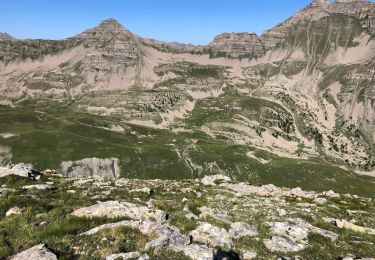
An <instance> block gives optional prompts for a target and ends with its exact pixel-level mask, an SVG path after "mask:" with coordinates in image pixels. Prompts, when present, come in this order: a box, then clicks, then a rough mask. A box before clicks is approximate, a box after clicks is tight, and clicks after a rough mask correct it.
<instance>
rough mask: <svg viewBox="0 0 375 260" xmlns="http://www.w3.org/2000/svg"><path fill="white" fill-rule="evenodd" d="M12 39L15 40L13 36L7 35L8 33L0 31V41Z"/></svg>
mask: <svg viewBox="0 0 375 260" xmlns="http://www.w3.org/2000/svg"><path fill="white" fill-rule="evenodd" d="M13 40H15V38H14V37H12V36H11V35H9V34H8V33H6V32H4V33H2V32H0V41H13Z"/></svg>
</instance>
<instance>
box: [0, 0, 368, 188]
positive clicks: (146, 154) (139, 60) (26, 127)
mask: <svg viewBox="0 0 375 260" xmlns="http://www.w3.org/2000/svg"><path fill="white" fill-rule="evenodd" d="M249 19H250V18H249ZM374 36H375V4H374V2H371V1H366V0H336V1H335V2H333V3H332V2H330V1H328V0H315V1H313V2H312V3H311V4H309V5H308V6H307V7H305V8H304V9H302V10H300V11H299V12H297V13H296V14H294V15H293V16H292V17H290V18H289V19H287V20H286V21H284V22H282V23H280V24H278V25H277V26H275V27H274V28H272V29H270V30H267V31H265V32H264V33H263V34H262V35H260V36H258V35H256V34H253V33H247V32H243V33H223V34H220V35H218V36H216V37H215V38H214V39H213V40H212V42H211V43H210V44H208V45H207V46H195V45H191V44H180V43H167V42H162V41H158V40H153V39H146V38H142V37H140V36H138V35H136V34H134V33H132V32H130V31H129V30H127V29H125V28H124V27H123V26H122V25H121V24H119V23H118V22H117V21H116V20H115V19H108V20H105V21H103V22H101V23H100V24H99V25H98V26H96V27H94V28H92V29H88V30H86V31H84V32H82V33H80V34H78V35H75V36H72V37H70V38H67V39H64V40H39V39H38V40H36V39H33V40H31V39H30V40H19V39H15V38H13V37H12V36H10V35H8V34H6V33H2V34H0V104H1V106H0V109H1V118H0V125H1V128H0V129H1V131H2V133H1V136H2V138H1V139H0V143H1V146H0V148H1V149H0V153H1V154H2V158H3V159H2V160H0V161H3V162H4V163H5V162H6V161H7V162H9V161H12V162H29V163H32V164H34V165H35V166H36V167H37V168H47V167H49V168H54V169H57V168H59V169H61V170H63V172H64V173H65V174H66V175H69V173H70V172H73V171H72V169H73V168H74V167H76V168H75V170H77V169H78V168H79V169H81V173H82V174H83V175H92V174H94V173H93V172H95V174H96V172H97V171H93V170H92V168H93V167H94V168H95V167H98V168H102V167H104V168H106V167H107V166H108V165H113V164H116V165H117V164H118V165H119V168H120V169H121V174H120V175H124V176H133V177H145V178H149V177H152V178H154V177H157V178H173V179H174V178H190V177H194V176H202V175H205V174H209V173H212V174H213V173H226V174H228V175H230V176H232V177H234V178H238V179H259V177H258V175H259V174H260V175H262V174H263V175H262V176H263V177H261V181H262V182H270V180H274V178H275V176H274V174H275V172H277V171H281V172H285V174H288V173H289V171H291V170H292V171H295V172H296V175H300V176H304V178H307V179H308V180H310V178H314V176H309V177H306V176H305V175H304V174H306V173H307V172H310V171H312V172H316V174H318V173H317V172H320V173H322V172H323V173H324V174H325V173H327V174H328V173H330V172H335V173H336V172H344V173H345V174H348V175H350V176H352V175H351V174H352V173H353V172H356V173H360V174H366V175H374V169H375V156H374V155H375V145H374V141H375V38H374ZM93 165H94V166H93ZM301 165H302V166H301ZM319 167H320V168H319ZM106 169H107V168H106ZM75 172H77V171H75ZM99 172H100V171H99ZM266 173H268V174H269V175H267V176H265V175H264V174H266ZM344 173H342V174H343V175H344ZM98 174H101V175H102V173H98ZM330 174H331V173H330ZM104 175H108V176H116V172H113V171H110V173H104ZM276 178H279V179H280V181H281V182H283V184H285V183H284V182H285V180H284V178H283V177H281V176H279V177H276ZM291 179H293V178H292V177H291Z"/></svg>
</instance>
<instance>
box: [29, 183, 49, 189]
mask: <svg viewBox="0 0 375 260" xmlns="http://www.w3.org/2000/svg"><path fill="white" fill-rule="evenodd" d="M54 188H55V187H54V186H53V185H52V184H48V183H46V184H34V185H26V186H23V187H22V189H24V190H32V189H37V190H53V189H54Z"/></svg>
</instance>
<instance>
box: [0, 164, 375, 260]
mask: <svg viewBox="0 0 375 260" xmlns="http://www.w3.org/2000/svg"><path fill="white" fill-rule="evenodd" d="M0 170H1V171H0V173H1V172H2V175H0V180H6V179H4V178H9V177H10V175H12V174H13V173H12V172H10V171H9V169H8V170H7V169H6V168H4V167H3V168H0ZM7 171H8V173H9V174H10V175H9V174H8V175H6V174H5V172H7ZM12 183H13V184H12ZM27 183H28V185H25V184H27ZM57 194H59V195H58V196H56V195H57ZM0 197H1V200H2V201H10V200H11V201H13V204H12V205H9V204H1V203H0V214H4V217H3V218H2V219H0V228H2V229H4V228H6V229H7V234H8V235H7V236H8V239H9V241H8V242H6V245H5V244H3V242H2V241H4V240H0V249H1V250H0V257H2V258H3V257H9V255H14V256H13V257H12V258H11V259H25V257H26V256H33V259H57V257H68V258H69V257H70V258H76V257H83V258H102V259H104V258H105V259H107V260H111V259H118V258H122V259H149V258H152V259H154V258H156V259H158V258H159V259H160V258H163V259H186V258H188V259H197V260H198V259H200V260H203V259H207V260H208V259H217V258H218V257H222V258H220V259H273V258H275V259H276V258H277V257H282V259H315V258H316V259H343V258H344V257H347V258H345V259H354V258H357V259H361V258H362V259H371V258H365V257H371V256H373V254H374V251H373V247H374V242H375V237H374V235H375V229H374V227H375V222H374V214H375V211H374V210H375V208H374V203H373V199H370V198H362V197H358V196H355V195H350V194H337V193H335V192H333V191H328V192H313V191H303V190H301V189H300V188H295V189H289V188H279V187H275V186H274V185H264V186H252V185H250V184H248V183H244V182H241V183H238V182H234V181H232V180H231V179H230V178H229V177H227V176H224V175H213V176H206V177H204V178H202V179H196V180H185V181H168V180H132V179H123V178H120V179H117V180H113V181H105V180H103V179H91V178H86V179H69V178H60V177H57V176H52V177H51V176H50V177H48V176H47V177H46V176H42V177H41V179H40V180H38V181H37V183H35V184H32V185H30V181H27V179H26V178H23V179H18V180H17V181H16V182H14V181H13V182H9V181H8V182H7V185H2V186H1V188H0ZM17 198H18V200H17ZM24 200H29V201H30V202H29V203H27V204H24V203H21V202H22V201H24ZM45 203H47V204H51V205H54V206H53V207H47V208H44V207H40V205H45ZM4 205H5V207H4ZM61 207H62V208H61ZM56 212H61V213H60V216H59V217H58V218H56ZM98 220H100V222H99V223H98V224H96V223H97V221H98ZM13 221H16V222H20V223H23V224H22V225H23V228H24V229H25V230H29V229H31V230H32V232H31V231H30V232H31V233H35V234H39V232H43V234H49V232H54V233H53V234H55V235H54V236H52V237H50V236H48V237H46V238H45V239H43V238H41V239H39V238H38V239H37V240H36V239H35V238H33V237H32V236H31V237H30V236H29V235H28V234H30V233H28V232H24V233H23V234H20V233H18V232H17V231H16V230H15V229H14V228H13V227H12V223H13ZM61 221H66V223H65V224H61ZM70 221H73V223H74V224H73V225H74V228H73V229H71V226H70V225H71V224H70ZM59 223H60V224H59ZM79 223H82V224H83V225H80V224H79ZM57 226H59V228H62V229H64V228H65V229H66V230H65V231H64V232H62V233H57V232H56V227H57ZM50 228H51V230H50ZM53 230H55V231H53ZM12 232H16V233H17V234H13V233H12ZM13 236H16V237H17V238H18V239H19V240H21V241H24V244H17V243H16V242H15V241H13V240H12V237H13ZM37 236H38V235H37ZM59 241H64V244H63V245H62V244H61V243H60V242H59ZM120 241H127V242H126V246H125V247H124V246H121V245H120V244H118V243H119V242H120ZM13 243H15V244H13ZM4 247H7V248H8V250H11V251H6V250H5V251H6V252H8V253H5V254H4V252H5V251H4ZM22 249H23V250H24V251H22ZM19 251H22V252H20V253H18V254H16V252H19ZM280 259H281V258H280Z"/></svg>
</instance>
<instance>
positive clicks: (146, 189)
mask: <svg viewBox="0 0 375 260" xmlns="http://www.w3.org/2000/svg"><path fill="white" fill-rule="evenodd" d="M130 192H131V193H132V192H143V193H146V194H151V192H152V191H151V189H150V188H149V187H143V188H142V189H134V190H131V191H130Z"/></svg>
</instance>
